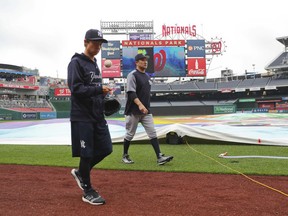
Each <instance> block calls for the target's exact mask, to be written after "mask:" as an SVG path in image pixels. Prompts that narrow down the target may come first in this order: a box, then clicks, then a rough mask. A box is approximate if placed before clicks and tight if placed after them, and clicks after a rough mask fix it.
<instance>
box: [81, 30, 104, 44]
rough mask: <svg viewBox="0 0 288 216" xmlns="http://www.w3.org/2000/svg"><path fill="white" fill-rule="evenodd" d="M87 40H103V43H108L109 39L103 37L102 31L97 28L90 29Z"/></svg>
mask: <svg viewBox="0 0 288 216" xmlns="http://www.w3.org/2000/svg"><path fill="white" fill-rule="evenodd" d="M85 40H91V41H102V43H108V41H107V40H106V39H104V38H103V34H102V32H101V31H99V30H97V29H89V30H88V31H87V32H86V34H85Z"/></svg>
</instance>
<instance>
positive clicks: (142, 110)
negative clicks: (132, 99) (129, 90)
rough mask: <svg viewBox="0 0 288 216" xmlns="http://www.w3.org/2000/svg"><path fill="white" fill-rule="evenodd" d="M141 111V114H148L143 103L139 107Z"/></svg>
mask: <svg viewBox="0 0 288 216" xmlns="http://www.w3.org/2000/svg"><path fill="white" fill-rule="evenodd" d="M138 107H139V110H140V111H141V113H143V114H145V115H146V114H148V110H147V109H146V107H145V106H144V105H143V104H142V103H141V104H140V105H139V106H138Z"/></svg>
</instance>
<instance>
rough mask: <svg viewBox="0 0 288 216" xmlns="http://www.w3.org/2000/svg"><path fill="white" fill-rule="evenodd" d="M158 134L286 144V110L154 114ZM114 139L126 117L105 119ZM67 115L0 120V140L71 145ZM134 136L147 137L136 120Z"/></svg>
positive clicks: (121, 131) (120, 134) (119, 138)
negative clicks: (174, 133)
mask: <svg viewBox="0 0 288 216" xmlns="http://www.w3.org/2000/svg"><path fill="white" fill-rule="evenodd" d="M154 120H155V127H156V130H157V135H158V138H165V137H166V134H167V133H168V132H172V131H173V132H176V133H177V134H178V135H180V136H189V137H194V138H200V139H208V140H219V141H228V142H237V143H239V142H240V143H248V144H257V145H259V144H260V145H280V146H288V136H287V134H288V114H278V113H238V114H223V115H207V116H181V117H171V116H170V117H155V118H154ZM107 122H108V125H109V129H110V133H111V137H112V141H113V143H117V142H122V141H123V137H124V134H125V121H124V118H121V119H107ZM70 135H71V134H70V121H69V119H49V120H39V121H11V122H2V123H0V144H25V145H39V144H40V145H70V144H71V141H70ZM133 140H148V137H147V135H146V132H145V130H144V128H143V127H142V125H141V124H139V126H138V129H137V132H136V135H135V137H134V139H133Z"/></svg>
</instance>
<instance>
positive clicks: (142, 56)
mask: <svg viewBox="0 0 288 216" xmlns="http://www.w3.org/2000/svg"><path fill="white" fill-rule="evenodd" d="M144 58H145V59H148V58H149V56H145V55H143V54H142V53H140V54H137V55H136V56H135V61H139V60H140V59H144Z"/></svg>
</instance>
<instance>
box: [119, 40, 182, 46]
mask: <svg viewBox="0 0 288 216" xmlns="http://www.w3.org/2000/svg"><path fill="white" fill-rule="evenodd" d="M122 46H124V47H129V46H140V47H141V46H144V47H145V46H152V47H153V46H185V40H139V41H136V40H132V41H131V40H123V41H122Z"/></svg>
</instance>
